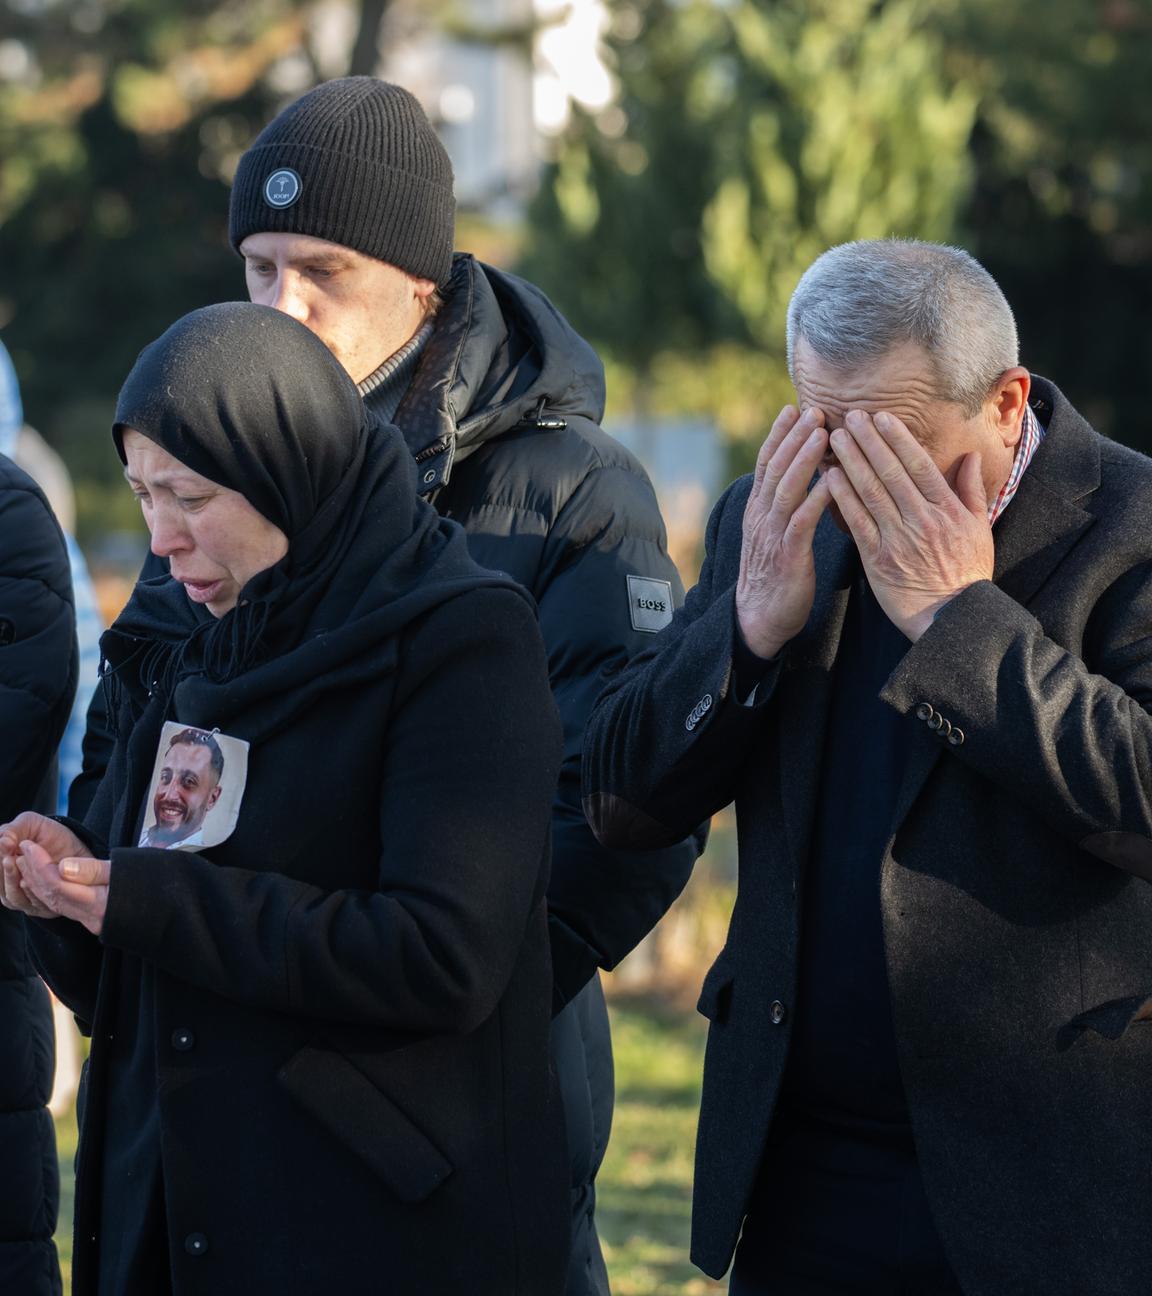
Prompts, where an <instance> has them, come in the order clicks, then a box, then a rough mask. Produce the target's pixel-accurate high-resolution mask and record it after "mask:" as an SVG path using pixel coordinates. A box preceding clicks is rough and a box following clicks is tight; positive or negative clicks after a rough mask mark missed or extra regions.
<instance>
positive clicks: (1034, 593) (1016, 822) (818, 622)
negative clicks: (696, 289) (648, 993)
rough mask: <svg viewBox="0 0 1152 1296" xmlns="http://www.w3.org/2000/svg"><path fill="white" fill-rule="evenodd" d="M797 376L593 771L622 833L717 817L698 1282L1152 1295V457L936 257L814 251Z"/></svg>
mask: <svg viewBox="0 0 1152 1296" xmlns="http://www.w3.org/2000/svg"><path fill="white" fill-rule="evenodd" d="M788 354H789V361H790V365H791V371H792V377H793V382H794V385H795V388H796V394H797V398H798V405H797V406H796V407H788V408H786V409H785V410H783V411H782V412H781V413H780V415H779V416H778V417H777V419H776V421H775V423H774V425H773V427H772V429H771V431H770V433H769V436H768V438H767V440H766V441H765V443H764V446H763V448H762V450H761V452H760V456H759V459H758V461H757V465H756V470H755V473H754V474H753V475H752V476H751V477H749V478H744V479H742V480H740V481H738V482H736V483H734V484H733V486H732V487H731V488H730V489H729V490H728V492H727V493H726V494H725V496H724V497H723V498H722V499H721V501H720V502H719V503H718V504H717V506H716V508H715V510H714V512H713V515H712V519H711V521H710V524H709V528H708V535H707V557H706V560H705V563H704V567H703V570H702V573H701V578H700V583H699V584H698V585H697V587H696V588H695V589H694V590H693V591H692V592H691V593H690V594H689V596H688V599H687V601H686V603H685V607H684V609H683V610H682V611H681V612H679V613H677V615H676V617H675V619H674V622H673V624H672V626H671V627H670V628H669V629H668V631H666V632H665V634H664V635H662V636H661V638H660V639H659V640H658V641H657V642H656V643H655V644H654V645H653V647H652V648H651V649H650V650H649V651H648V652H647V653H646V654H644V655H643V656H642V657H640V658H638V659H636V660H635V661H634V662H633V663H631V664H630V665H629V667H628V668H626V669H625V670H624V671H623V672H622V673H621V674H620V675H618V676H617V677H615V678H614V679H613V680H612V681H611V683H610V685H609V686H608V689H607V690H606V692H605V694H604V696H603V697H602V698H601V701H600V703H599V705H598V707H597V709H596V711H595V712H594V713H593V717H592V720H591V723H590V727H589V731H588V736H587V741H586V746H585V759H584V805H585V810H586V813H587V814H588V817H589V820H590V822H591V823H592V824H593V826H594V828H595V831H596V832H597V835H598V836H599V837H600V838H601V840H603V841H605V842H608V843H617V844H620V843H623V842H624V841H625V840H627V841H628V842H629V844H630V845H632V846H635V847H641V846H650V847H654V846H656V845H659V844H660V843H661V842H663V841H666V840H673V839H674V838H675V837H676V836H677V834H679V833H682V832H683V831H684V829H685V826H686V825H689V824H691V823H694V822H696V821H698V820H701V819H704V818H706V817H707V816H709V815H711V814H713V813H715V812H716V811H717V810H719V809H721V808H722V807H723V806H724V805H725V804H727V803H728V802H729V801H731V800H733V799H735V801H736V806H737V815H738V823H739V848H740V890H739V896H738V899H737V903H736V907H735V911H734V914H733V918H732V924H731V928H730V931H729V937H728V941H727V944H726V946H725V948H724V951H723V952H722V953H721V955H720V957H719V959H718V960H717V962H716V963H715V965H714V966H713V967H712V969H711V970H710V971H709V973H708V975H707V977H706V978H705V980H704V986H703V990H702V993H701V997H700V1005H699V1006H700V1010H701V1011H702V1012H703V1013H704V1015H705V1016H707V1017H708V1018H709V1020H710V1022H711V1030H710V1035H709V1051H708V1057H707V1061H706V1066H705V1077H704V1097H703V1104H702V1110H701V1119H700V1129H699V1137H698V1143H697V1172H696V1184H695V1197H694V1211H693V1256H694V1258H695V1260H696V1262H697V1263H698V1264H699V1265H700V1266H701V1268H703V1269H704V1270H705V1271H706V1272H708V1273H711V1274H714V1275H716V1276H719V1275H720V1274H722V1273H723V1272H724V1271H725V1270H726V1269H727V1268H728V1266H729V1263H730V1262H731V1261H732V1259H733V1255H735V1264H734V1268H733V1272H732V1280H731V1290H732V1291H733V1292H734V1293H740V1294H742V1296H744V1294H750V1293H760V1292H765V1293H768V1292H772V1293H784V1294H787V1296H793V1294H797V1293H805V1294H811V1293H825V1292H827V1293H831V1292H860V1293H865V1292H866V1293H875V1294H877V1296H879V1294H880V1293H896V1292H901V1293H913V1292H914V1293H917V1296H944V1294H945V1293H948V1294H952V1296H955V1293H965V1296H969V1294H971V1296H982V1294H984V1293H987V1294H988V1296H998V1294H999V1293H1003V1292H1009V1291H1041V1290H1042V1291H1044V1292H1046V1293H1048V1294H1049V1296H1052V1294H1053V1293H1056V1294H1059V1296H1126V1294H1127V1293H1130V1292H1133V1291H1136V1290H1139V1289H1140V1288H1141V1286H1142V1285H1146V1282H1147V1277H1148V1274H1149V1273H1152V1241H1150V1239H1149V1237H1148V1234H1147V1230H1145V1229H1143V1228H1142V1227H1141V1220H1142V1217H1143V1211H1144V1208H1145V1204H1146V1203H1147V1201H1148V1199H1149V1191H1150V1190H1152V1174H1150V1172H1149V1169H1148V1166H1149V1164H1150V1160H1149V1155H1148V1154H1149V1148H1148V1146H1147V1142H1146V1138H1145V1136H1144V1135H1143V1134H1142V1133H1141V1131H1143V1130H1144V1129H1146V1128H1147V1127H1148V1119H1149V1118H1150V1117H1152V1096H1150V1092H1149V1087H1148V1084H1147V1077H1148V1075H1149V1074H1150V1072H1152V1028H1150V1027H1149V1025H1148V1024H1147V1022H1148V1019H1149V1017H1152V940H1150V939H1149V938H1150V936H1152V889H1150V888H1149V886H1148V882H1149V881H1150V880H1152V718H1150V717H1149V714H1148V708H1149V706H1150V705H1152V464H1150V463H1149V461H1148V460H1147V459H1145V458H1144V457H1143V456H1141V455H1138V454H1136V453H1134V452H1132V451H1129V450H1126V449H1124V448H1123V447H1121V446H1119V445H1116V444H1114V443H1112V442H1109V441H1106V440H1105V439H1104V438H1102V437H1100V436H1099V435H1098V434H1097V433H1095V432H1094V431H1093V430H1092V428H1090V427H1089V426H1088V424H1087V423H1086V422H1085V421H1084V420H1083V419H1082V418H1081V417H1080V415H1079V414H1078V413H1077V412H1076V411H1075V410H1074V409H1073V408H1072V406H1071V405H1070V404H1069V402H1068V401H1067V400H1066V399H1065V397H1064V396H1063V395H1062V394H1061V392H1060V391H1059V390H1058V388H1057V387H1056V386H1055V385H1054V384H1052V383H1051V382H1049V381H1047V380H1045V379H1043V378H1040V377H1038V376H1036V375H1034V374H1031V373H1030V372H1029V371H1028V370H1027V369H1025V368H1022V367H1021V366H1020V365H1019V358H1018V347H1017V339H1016V329H1015V323H1014V320H1013V317H1012V313H1011V310H1010V309H1009V307H1008V304H1007V302H1006V301H1005V299H1004V296H1003V294H1002V292H1001V291H1000V289H999V287H998V286H997V285H996V283H995V281H994V280H993V279H992V278H991V276H989V275H988V273H987V272H986V271H985V270H984V269H983V267H981V266H980V265H978V264H977V263H976V262H975V261H974V260H973V259H972V258H971V257H970V256H968V255H967V254H966V253H964V252H962V251H959V250H957V249H955V248H948V247H943V246H939V245H933V244H926V243H917V242H901V241H895V240H881V241H874V242H861V243H854V244H847V245H844V246H841V247H837V248H833V249H832V250H831V251H829V252H827V253H825V254H824V255H823V256H821V257H820V258H819V259H818V260H817V261H816V262H815V263H814V264H813V265H812V266H811V267H810V268H809V270H808V271H807V272H806V274H805V275H804V276H803V278H802V279H801V281H800V283H799V285H798V287H797V289H796V291H795V294H794V296H793V299H792V302H791V306H790V309H789V315H788ZM1105 1238H1107V1239H1109V1241H1108V1243H1107V1247H1106V1249H1105V1247H1104V1246H1103V1242H1102V1240H1103V1239H1105ZM738 1239H739V1246H737V1240H738Z"/></svg>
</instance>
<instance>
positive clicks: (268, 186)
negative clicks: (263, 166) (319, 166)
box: [264, 167, 304, 211]
mask: <svg viewBox="0 0 1152 1296" xmlns="http://www.w3.org/2000/svg"><path fill="white" fill-rule="evenodd" d="M303 191H304V185H303V182H302V181H301V179H300V177H299V176H298V175H297V174H296V172H295V171H293V170H292V168H291V167H281V168H280V170H279V171H273V172H272V174H271V175H270V176H269V177H268V179H267V180H265V181H264V201H265V202H266V203H267V204H268V206H269V207H275V208H276V209H277V211H279V210H280V209H281V208H284V207H291V206H292V204H293V203H294V202H295V201H296V199H297V198H299V197H300V195H301V193H303Z"/></svg>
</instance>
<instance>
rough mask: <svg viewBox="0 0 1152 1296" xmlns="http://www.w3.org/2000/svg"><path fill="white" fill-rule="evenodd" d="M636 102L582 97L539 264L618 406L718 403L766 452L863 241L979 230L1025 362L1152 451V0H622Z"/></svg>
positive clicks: (617, 46) (536, 247)
mask: <svg viewBox="0 0 1152 1296" xmlns="http://www.w3.org/2000/svg"><path fill="white" fill-rule="evenodd" d="M608 7H609V11H610V13H611V15H612V23H611V27H610V30H609V32H608V34H607V37H606V40H605V56H606V58H607V60H608V61H609V63H610V65H611V67H612V69H613V71H614V74H615V76H616V78H617V81H618V84H619V91H620V97H619V103H618V108H617V107H616V106H614V107H612V108H609V109H607V110H606V111H604V112H602V113H600V114H598V115H596V116H593V115H589V114H587V113H581V112H579V111H576V112H575V113H574V115H573V120H572V124H571V126H570V127H569V129H568V130H567V131H566V132H565V134H564V135H563V136H562V137H561V138H560V139H559V140H557V141H556V147H555V157H554V161H553V162H552V164H551V165H550V166H549V168H548V170H547V172H546V174H545V179H544V184H543V186H542V190H541V193H540V196H539V198H538V199H537V201H536V204H535V208H534V210H533V212H532V214H531V228H530V249H529V253H528V255H527V257H526V259H525V262H524V270H525V272H526V273H528V274H529V275H531V276H534V277H535V278H537V279H538V280H539V281H540V282H541V283H542V285H543V286H545V287H546V288H547V289H548V290H549V291H550V292H551V293H552V294H553V295H554V296H555V297H556V299H557V301H558V302H559V303H560V304H561V305H562V306H563V308H564V309H565V310H567V311H568V312H569V314H570V315H571V317H572V319H573V321H574V323H576V324H577V326H578V327H580V328H582V329H583V330H584V331H586V332H587V333H588V335H589V337H590V338H591V339H592V340H593V341H594V342H595V343H596V344H597V345H599V346H600V347H601V348H602V350H603V351H604V353H605V355H606V357H607V359H608V362H609V368H610V374H611V377H612V380H613V388H612V390H613V392H614V399H615V402H616V404H617V406H618V407H619V406H635V405H637V404H639V405H640V406H641V407H647V408H652V409H656V410H660V411H663V412H697V413H706V414H709V415H711V416H712V417H715V418H716V419H717V421H718V422H719V424H720V426H721V427H722V428H723V429H724V430H725V431H726V432H727V433H728V434H729V435H731V436H732V437H734V438H735V439H736V440H737V441H745V442H746V443H747V444H745V445H743V446H738V447H737V450H736V455H735V459H734V466H741V465H742V464H743V463H745V462H747V460H748V457H749V455H750V454H751V453H752V452H753V451H754V448H755V444H756V443H757V442H758V440H759V438H760V436H762V434H763V432H764V430H765V428H766V426H767V424H768V422H769V421H770V419H771V417H772V415H773V414H774V412H775V409H776V408H777V407H778V406H779V405H780V404H781V403H783V401H784V400H787V399H788V398H789V396H790V392H791V388H790V384H789V383H788V381H787V376H786V374H785V372H784V364H783V354H784V314H785V310H786V306H787V300H788V296H789V294H790V293H791V291H792V289H793V287H794V286H795V283H796V280H797V279H798V277H799V275H800V273H801V272H802V270H803V269H804V267H805V266H806V265H808V264H809V263H810V262H811V260H812V259H813V258H814V257H815V256H816V255H817V254H818V253H819V252H820V251H822V250H823V249H824V248H826V247H829V246H831V245H833V244H835V243H838V242H842V241H844V240H847V239H852V238H867V237H876V236H883V235H892V234H895V235H909V236H915V237H919V238H928V239H943V240H949V239H951V240H954V241H958V242H961V243H962V244H963V245H964V246H966V247H968V248H970V249H971V250H972V251H973V252H974V253H975V255H977V256H978V257H980V258H981V259H982V260H983V261H984V262H985V263H986V264H987V265H988V267H989V269H990V270H991V271H992V272H993V274H995V275H996V277H997V278H998V279H999V280H1000V282H1001V283H1002V284H1003V286H1004V288H1005V291H1006V293H1007V294H1008V297H1009V300H1010V301H1011V302H1012V303H1013V306H1014V308H1015V309H1016V311H1017V315H1018V318H1019V322H1020V331H1021V337H1022V341H1023V346H1024V356H1023V358H1024V360H1025V362H1026V363H1030V364H1032V365H1033V366H1034V367H1035V368H1037V369H1039V370H1040V371H1041V372H1045V373H1048V374H1050V375H1051V376H1052V377H1053V378H1055V379H1056V380H1057V381H1058V382H1060V383H1061V385H1062V386H1064V387H1065V389H1066V390H1067V391H1068V393H1069V395H1071V396H1072V397H1073V398H1074V399H1076V400H1077V401H1078V402H1079V403H1080V404H1081V406H1082V408H1083V409H1084V410H1085V412H1086V413H1087V414H1088V415H1089V416H1090V417H1091V418H1093V419H1094V420H1095V421H1096V423H1097V425H1098V426H1099V427H1100V428H1101V430H1103V431H1109V432H1112V433H1113V434H1115V435H1117V436H1120V437H1121V438H1123V439H1125V440H1127V441H1129V442H1130V443H1132V444H1136V445H1139V446H1141V447H1142V448H1145V449H1149V450H1152V431H1150V432H1145V431H1144V429H1143V428H1140V427H1136V426H1133V422H1132V420H1131V418H1125V417H1123V415H1122V411H1123V410H1125V409H1129V410H1134V409H1138V408H1140V407H1141V406H1142V405H1143V403H1144V401H1146V400H1147V396H1148V377H1147V375H1148V374H1149V373H1150V372H1152V363H1150V362H1152V354H1150V351H1152V332H1150V331H1149V330H1147V329H1146V328H1144V327H1143V318H1142V317H1143V313H1144V303H1145V302H1146V301H1147V300H1148V299H1149V290H1150V289H1152V130H1150V129H1149V128H1150V127H1152V120H1150V119H1152V99H1149V97H1148V96H1147V94H1146V93H1145V83H1146V81H1147V78H1148V73H1149V71H1150V70H1152V42H1149V40H1148V37H1149V35H1150V34H1152V7H1150V6H1149V5H1148V4H1147V0H1051V2H1050V3H1049V4H1048V5H1046V6H1045V7H1044V11H1043V21H1038V20H1037V13H1036V11H1035V10H1034V9H1026V8H1021V7H1020V6H1014V5H1005V4H1003V3H1002V0H809V2H808V3H804V2H802V0H776V2H774V3H768V0H721V2H720V3H705V0H608Z"/></svg>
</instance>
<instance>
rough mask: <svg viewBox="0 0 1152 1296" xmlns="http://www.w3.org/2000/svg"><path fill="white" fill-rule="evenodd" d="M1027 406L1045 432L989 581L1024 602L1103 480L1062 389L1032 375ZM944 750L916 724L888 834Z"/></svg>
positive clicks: (1081, 528)
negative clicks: (1061, 391) (1085, 502)
mask: <svg viewBox="0 0 1152 1296" xmlns="http://www.w3.org/2000/svg"><path fill="white" fill-rule="evenodd" d="M1033 381H1034V388H1033V398H1032V405H1033V408H1034V410H1035V411H1036V413H1037V414H1038V416H1039V417H1040V418H1041V420H1042V421H1043V422H1044V423H1045V424H1046V426H1047V429H1048V433H1047V435H1046V436H1045V438H1044V441H1043V442H1042V444H1041V445H1040V448H1039V449H1038V450H1037V451H1036V453H1035V455H1034V456H1033V459H1032V462H1031V463H1030V464H1029V465H1028V470H1027V471H1026V472H1025V474H1024V476H1023V478H1022V479H1021V481H1020V486H1019V489H1018V490H1017V492H1016V495H1015V497H1014V498H1013V500H1012V502H1011V504H1009V505H1008V507H1007V508H1006V509H1005V510H1004V512H1003V514H1002V515H1001V517H1000V519H999V521H998V522H997V523H996V528H995V531H994V535H995V540H996V566H995V572H994V575H993V580H994V582H995V583H996V585H998V586H999V587H1000V589H1002V590H1003V591H1004V593H1005V594H1008V595H1010V596H1011V597H1012V598H1013V599H1015V601H1016V602H1017V603H1019V604H1021V606H1023V607H1027V606H1028V604H1029V603H1030V602H1031V601H1032V599H1034V598H1035V596H1036V595H1037V594H1038V593H1039V591H1040V589H1041V587H1042V586H1043V584H1044V582H1045V581H1046V580H1047V579H1048V577H1049V576H1050V575H1051V574H1052V572H1053V571H1055V569H1056V568H1057V567H1058V566H1059V564H1060V563H1061V562H1062V561H1063V560H1064V558H1065V556H1066V555H1067V554H1068V553H1069V551H1070V550H1071V549H1072V547H1073V545H1075V544H1076V542H1077V541H1078V540H1079V539H1080V537H1081V536H1082V535H1083V534H1084V532H1085V531H1087V529H1088V528H1089V527H1090V526H1091V525H1092V521H1093V518H1092V515H1091V514H1090V513H1088V512H1087V511H1086V510H1085V509H1084V508H1082V507H1081V505H1080V503H1079V501H1080V500H1082V499H1083V498H1084V497H1085V496H1087V495H1090V494H1091V493H1092V492H1093V491H1094V490H1096V488H1097V487H1098V486H1099V485H1100V447H1099V438H1098V436H1097V433H1095V432H1094V431H1093V430H1092V428H1091V427H1089V425H1088V424H1087V423H1086V422H1085V421H1084V420H1083V419H1082V418H1081V417H1080V415H1079V414H1077V413H1076V411H1075V410H1074V409H1073V408H1072V406H1071V405H1070V404H1069V403H1068V401H1067V400H1066V399H1065V398H1064V396H1063V395H1062V394H1061V393H1060V391H1059V390H1058V389H1057V388H1056V387H1055V386H1054V385H1053V384H1052V383H1050V382H1047V381H1046V380H1045V379H1043V378H1034V380H1033ZM944 751H945V747H944V744H943V743H941V742H940V740H939V739H938V738H937V737H936V735H935V734H933V733H930V732H929V731H928V730H927V729H926V728H925V727H924V726H923V725H916V726H914V733H913V736H912V740H911V743H910V746H909V752H908V761H907V764H906V765H905V767H904V778H903V781H902V783H901V786H900V795H899V797H898V798H897V803H896V814H895V818H894V820H893V824H892V830H893V832H896V830H897V829H898V828H899V827H900V825H901V823H903V821H904V819H905V817H906V816H907V814H908V811H909V810H911V808H912V806H913V804H914V803H915V801H916V798H917V797H918V796H919V795H920V792H921V791H922V790H923V787H924V784H925V783H926V782H927V780H928V776H929V774H931V772H932V770H933V769H934V768H935V765H936V762H937V761H938V760H939V759H940V757H941V756H942V755H943V753H944Z"/></svg>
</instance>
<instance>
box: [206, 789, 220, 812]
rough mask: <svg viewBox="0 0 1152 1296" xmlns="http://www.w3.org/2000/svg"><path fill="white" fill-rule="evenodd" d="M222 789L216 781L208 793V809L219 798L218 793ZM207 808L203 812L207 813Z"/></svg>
mask: <svg viewBox="0 0 1152 1296" xmlns="http://www.w3.org/2000/svg"><path fill="white" fill-rule="evenodd" d="M223 791H224V789H223V787H222V786H221V785H220V784H219V783H217V784H216V786H215V787H214V788H213V789H212V791H211V792H209V793H208V810H211V809H212V807H213V806H214V805H215V804H216V802H217V801H219V800H220V793H221V792H223ZM208 810H205V811H204V813H205V814H207V813H208Z"/></svg>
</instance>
